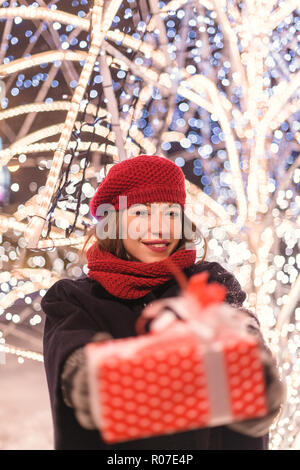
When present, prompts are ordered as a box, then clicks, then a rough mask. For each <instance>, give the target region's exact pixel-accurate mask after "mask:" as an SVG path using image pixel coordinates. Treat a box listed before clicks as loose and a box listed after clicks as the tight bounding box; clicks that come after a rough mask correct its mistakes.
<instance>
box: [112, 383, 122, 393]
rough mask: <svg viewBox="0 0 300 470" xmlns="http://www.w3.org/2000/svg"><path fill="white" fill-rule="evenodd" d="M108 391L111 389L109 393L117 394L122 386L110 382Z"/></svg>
mask: <svg viewBox="0 0 300 470" xmlns="http://www.w3.org/2000/svg"><path fill="white" fill-rule="evenodd" d="M110 391H111V393H113V394H115V395H119V394H120V392H121V391H122V388H121V386H120V385H117V384H112V385H110Z"/></svg>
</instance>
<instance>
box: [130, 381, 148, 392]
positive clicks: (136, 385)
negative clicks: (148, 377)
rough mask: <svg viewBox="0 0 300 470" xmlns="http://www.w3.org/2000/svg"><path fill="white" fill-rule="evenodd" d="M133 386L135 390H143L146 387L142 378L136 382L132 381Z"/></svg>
mask: <svg viewBox="0 0 300 470" xmlns="http://www.w3.org/2000/svg"><path fill="white" fill-rule="evenodd" d="M133 386H134V388H135V389H136V390H144V389H145V387H146V384H145V382H144V381H143V380H137V381H136V382H134V383H133Z"/></svg>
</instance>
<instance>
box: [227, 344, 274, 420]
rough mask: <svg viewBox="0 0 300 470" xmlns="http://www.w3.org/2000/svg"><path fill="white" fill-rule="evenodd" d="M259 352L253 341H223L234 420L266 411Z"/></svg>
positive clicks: (259, 414) (252, 416)
mask: <svg viewBox="0 0 300 470" xmlns="http://www.w3.org/2000/svg"><path fill="white" fill-rule="evenodd" d="M259 354H260V352H259V347H258V345H257V344H256V342H255V341H251V340H249V341H248V340H246V339H245V340H241V339H240V340H239V341H237V340H234V339H232V340H229V341H227V343H225V347H224V358H225V364H226V371H227V379H228V386H229V395H230V404H231V412H232V415H233V417H234V418H235V419H236V420H241V419H250V418H254V417H258V416H263V415H265V414H266V413H267V402H266V394H265V379H264V371H263V367H262V363H261V360H260V356H259Z"/></svg>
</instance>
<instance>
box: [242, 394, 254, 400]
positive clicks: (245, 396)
mask: <svg viewBox="0 0 300 470" xmlns="http://www.w3.org/2000/svg"><path fill="white" fill-rule="evenodd" d="M243 398H244V400H245V401H252V400H253V398H254V396H253V393H246V394H245V395H244V397H243Z"/></svg>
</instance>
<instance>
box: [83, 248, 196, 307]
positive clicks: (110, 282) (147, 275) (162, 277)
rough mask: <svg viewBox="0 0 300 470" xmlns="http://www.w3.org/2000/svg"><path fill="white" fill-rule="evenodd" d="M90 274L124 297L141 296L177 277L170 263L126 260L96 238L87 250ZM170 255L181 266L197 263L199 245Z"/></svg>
mask: <svg viewBox="0 0 300 470" xmlns="http://www.w3.org/2000/svg"><path fill="white" fill-rule="evenodd" d="M86 257H87V260H88V269H89V272H88V276H89V277H90V278H91V279H94V280H96V281H98V282H99V283H100V284H102V286H103V287H104V288H105V289H106V290H107V291H108V292H110V293H111V294H113V295H114V296H116V297H121V298H122V299H137V298H139V297H143V296H144V295H146V294H147V293H148V292H151V290H152V289H154V288H155V287H156V286H159V285H160V284H163V283H165V282H167V281H168V280H169V279H171V278H172V277H173V273H172V271H171V269H170V267H169V266H168V265H167V264H166V262H164V260H162V261H154V262H153V263H143V262H140V261H126V260H123V259H121V258H118V257H117V256H115V255H113V254H112V253H109V252H108V251H104V250H102V249H101V248H100V247H99V245H98V242H95V243H94V244H93V245H92V246H91V247H90V248H89V249H88V250H87V252H86ZM169 259H170V260H171V261H172V262H173V263H174V264H175V265H176V267H177V268H180V269H184V268H187V267H189V266H191V265H193V264H194V263H195V260H196V249H193V250H186V249H182V250H179V251H175V252H174V253H172V254H171V255H170V256H169Z"/></svg>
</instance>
